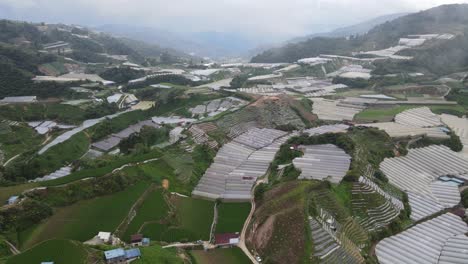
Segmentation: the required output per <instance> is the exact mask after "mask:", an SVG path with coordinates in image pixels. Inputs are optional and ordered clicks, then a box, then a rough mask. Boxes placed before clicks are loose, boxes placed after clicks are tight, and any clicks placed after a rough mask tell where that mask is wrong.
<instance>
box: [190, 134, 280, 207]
mask: <svg viewBox="0 0 468 264" xmlns="http://www.w3.org/2000/svg"><path fill="white" fill-rule="evenodd" d="M286 134H287V133H286V132H283V131H280V130H274V129H258V128H254V129H250V130H249V131H248V132H246V133H244V134H242V135H240V136H238V137H237V138H235V139H234V140H233V141H232V142H229V143H227V144H225V145H224V146H223V147H222V148H221V149H220V150H219V151H218V153H217V155H216V157H215V158H214V163H213V164H211V166H210V167H209V168H208V169H207V170H206V172H205V174H204V175H203V177H202V178H201V179H200V182H199V183H198V185H197V187H195V190H194V191H193V192H192V195H194V196H198V197H204V198H208V199H213V200H215V199H218V198H222V199H225V200H232V201H249V200H250V198H251V188H252V186H253V184H254V183H255V181H256V180H257V178H258V177H261V176H263V175H264V174H265V173H266V172H267V170H268V167H269V166H270V163H271V162H272V161H273V158H274V156H275V155H276V152H277V151H278V150H279V148H280V146H281V144H283V143H285V142H286V140H287V139H288V137H287V136H286Z"/></svg>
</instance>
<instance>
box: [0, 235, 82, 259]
mask: <svg viewBox="0 0 468 264" xmlns="http://www.w3.org/2000/svg"><path fill="white" fill-rule="evenodd" d="M87 260H88V252H87V250H86V249H85V248H84V247H83V245H81V243H79V242H76V241H70V240H64V239H53V240H47V241H44V242H42V243H40V244H38V245H36V246H35V247H33V248H31V249H28V250H26V251H24V252H23V253H21V254H19V255H16V256H13V257H11V258H10V259H8V260H7V262H6V264H25V263H40V262H46V261H52V262H54V263H56V264H85V263H88V261H87Z"/></svg>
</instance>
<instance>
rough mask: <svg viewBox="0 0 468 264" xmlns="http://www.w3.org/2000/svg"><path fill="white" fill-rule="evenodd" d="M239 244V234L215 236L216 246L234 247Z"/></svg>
mask: <svg viewBox="0 0 468 264" xmlns="http://www.w3.org/2000/svg"><path fill="white" fill-rule="evenodd" d="M238 243H239V233H226V234H215V245H217V246H233V245H237V244H238Z"/></svg>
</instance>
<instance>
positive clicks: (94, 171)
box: [40, 150, 162, 186]
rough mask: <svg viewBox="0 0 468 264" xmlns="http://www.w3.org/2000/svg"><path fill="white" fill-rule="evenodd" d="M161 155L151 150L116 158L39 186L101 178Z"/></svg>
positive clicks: (157, 151)
mask: <svg viewBox="0 0 468 264" xmlns="http://www.w3.org/2000/svg"><path fill="white" fill-rule="evenodd" d="M161 155H162V154H161V152H160V151H159V150H153V151H151V152H148V153H145V154H135V155H129V156H123V157H118V158H116V159H112V160H108V161H104V162H106V163H105V165H104V166H96V167H92V168H88V169H83V170H80V171H77V172H74V173H72V174H70V175H68V176H66V177H63V178H60V179H55V180H51V181H45V182H41V183H40V184H41V185H42V186H57V185H62V184H67V183H70V182H74V181H77V180H81V179H84V178H90V177H101V176H104V175H106V174H108V173H110V172H112V171H113V170H115V169H117V168H119V167H121V166H123V165H126V164H133V163H138V162H142V161H145V160H149V159H154V158H158V157H161Z"/></svg>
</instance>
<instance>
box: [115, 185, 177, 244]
mask: <svg viewBox="0 0 468 264" xmlns="http://www.w3.org/2000/svg"><path fill="white" fill-rule="evenodd" d="M164 196H165V193H164V190H163V189H157V190H154V191H152V192H151V193H150V194H149V195H148V196H147V197H146V198H145V200H144V201H143V203H142V204H141V206H140V207H139V208H138V209H137V212H136V215H135V217H134V218H133V219H132V222H130V224H129V225H128V227H127V230H126V231H125V234H124V235H123V237H122V238H123V239H124V240H126V241H128V240H129V239H130V236H131V235H133V234H137V233H139V232H140V229H141V228H143V227H144V225H146V224H149V223H157V222H158V221H161V220H163V219H164V218H166V217H167V215H168V211H169V206H168V205H167V203H166V198H165V197H164ZM144 235H146V234H144Z"/></svg>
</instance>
